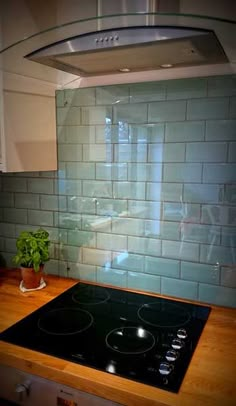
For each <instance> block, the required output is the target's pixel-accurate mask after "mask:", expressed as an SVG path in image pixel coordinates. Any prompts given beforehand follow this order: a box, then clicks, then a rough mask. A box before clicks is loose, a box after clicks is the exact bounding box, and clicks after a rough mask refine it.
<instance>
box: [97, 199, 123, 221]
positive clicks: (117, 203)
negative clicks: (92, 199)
mask: <svg viewBox="0 0 236 406" xmlns="http://www.w3.org/2000/svg"><path fill="white" fill-rule="evenodd" d="M96 205H97V214H99V215H102V216H111V217H113V216H118V215H120V214H124V212H125V213H126V212H127V201H126V200H119V199H97V203H96Z"/></svg>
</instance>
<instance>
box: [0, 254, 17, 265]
mask: <svg viewBox="0 0 236 406" xmlns="http://www.w3.org/2000/svg"><path fill="white" fill-rule="evenodd" d="M1 257H2V262H3V265H4V266H7V267H9V268H14V267H15V266H16V264H14V263H13V261H12V258H13V255H12V253H9V252H5V251H2V252H1Z"/></svg>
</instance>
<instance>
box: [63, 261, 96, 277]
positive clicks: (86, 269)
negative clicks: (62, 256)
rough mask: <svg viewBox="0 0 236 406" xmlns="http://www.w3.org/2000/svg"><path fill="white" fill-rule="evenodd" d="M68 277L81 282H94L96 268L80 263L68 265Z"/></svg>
mask: <svg viewBox="0 0 236 406" xmlns="http://www.w3.org/2000/svg"><path fill="white" fill-rule="evenodd" d="M68 267H69V270H68V276H69V277H70V278H75V279H80V280H81V281H89V282H96V280H97V272H96V266H94V265H86V264H81V263H76V264H75V263H73V262H71V263H70V262H69V263H68Z"/></svg>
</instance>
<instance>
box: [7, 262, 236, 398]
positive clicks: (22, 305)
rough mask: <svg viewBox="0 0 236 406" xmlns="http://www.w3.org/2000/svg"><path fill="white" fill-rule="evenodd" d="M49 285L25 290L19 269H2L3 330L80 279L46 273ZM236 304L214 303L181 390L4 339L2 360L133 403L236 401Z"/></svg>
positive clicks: (98, 394)
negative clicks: (165, 388)
mask: <svg viewBox="0 0 236 406" xmlns="http://www.w3.org/2000/svg"><path fill="white" fill-rule="evenodd" d="M45 279H46V282H47V286H46V288H45V289H42V290H40V291H35V292H27V293H22V292H21V291H20V290H19V282H20V274H19V271H17V270H1V269H0V331H3V330H4V329H6V328H7V327H9V326H11V325H12V324H14V323H15V322H17V321H18V320H20V319H22V318H23V317H25V316H27V315H28V314H29V313H31V312H32V311H34V310H36V309H37V308H38V307H40V306H42V305H44V304H45V303H47V302H48V301H50V300H51V299H53V298H54V297H55V296H57V295H59V294H60V293H62V292H63V291H64V290H66V289H68V288H69V287H71V286H72V285H73V284H75V283H77V282H78V280H73V279H66V278H59V277H55V276H51V275H50V276H49V275H48V276H46V278H45ZM235 344H236V310H233V309H229V308H223V307H216V306H212V311H211V314H210V316H209V319H208V321H207V323H206V326H205V328H204V331H203V333H202V335H201V337H200V340H199V342H198V345H197V348H196V350H195V352H194V355H193V358H192V360H191V363H190V366H189V368H188V370H187V372H186V375H185V378H184V380H183V383H182V385H181V388H180V391H179V393H178V394H175V393H171V392H167V391H163V390H161V389H156V388H154V387H150V386H147V385H144V384H140V383H137V382H133V381H130V380H127V379H124V378H120V377H117V376H113V375H111V374H107V373H105V372H100V371H97V370H95V369H92V368H88V367H84V366H82V365H78V364H75V363H71V362H68V361H65V360H62V359H58V358H55V357H52V356H48V355H45V354H41V353H38V352H36V351H31V350H27V349H24V348H21V347H18V346H15V345H12V344H8V343H5V342H3V341H0V364H2V365H7V366H11V367H15V368H18V369H20V370H22V371H25V372H27V373H30V374H35V375H39V376H41V377H44V378H46V379H50V380H53V381H55V382H58V383H60V384H64V385H68V386H71V387H73V388H77V389H80V390H82V391H85V392H88V393H91V394H94V395H97V396H101V397H103V398H106V399H110V400H113V401H114V402H118V403H121V404H122V405H130V406H164V405H165V406H192V405H194V406H218V405H219V406H221V405H223V406H233V405H235V404H236V351H235Z"/></svg>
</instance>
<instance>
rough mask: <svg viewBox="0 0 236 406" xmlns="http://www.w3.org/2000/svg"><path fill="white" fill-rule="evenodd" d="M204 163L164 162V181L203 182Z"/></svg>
mask: <svg viewBox="0 0 236 406" xmlns="http://www.w3.org/2000/svg"><path fill="white" fill-rule="evenodd" d="M201 174H202V165H201V164H198V163H195V164H192V163H191V164H190V163H187V164H181V163H176V164H172V163H171V164H170V163H167V164H164V182H198V183H199V182H201Z"/></svg>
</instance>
